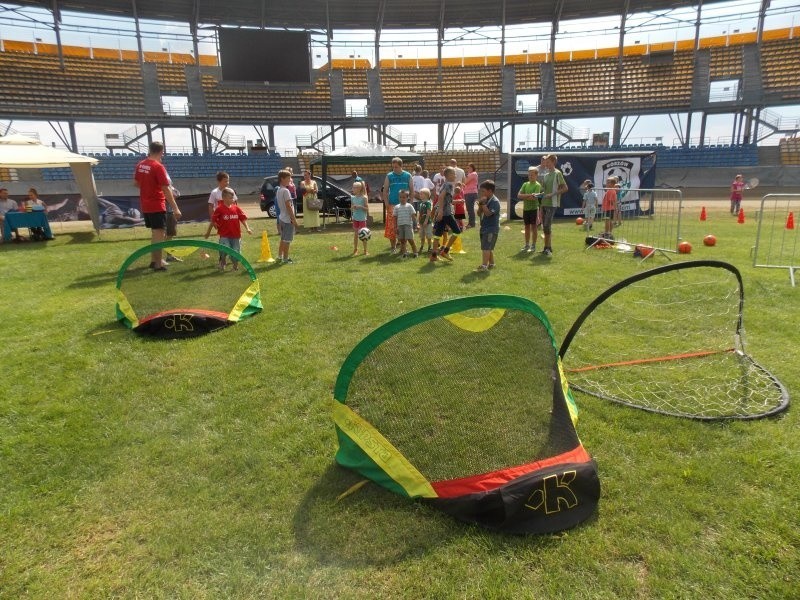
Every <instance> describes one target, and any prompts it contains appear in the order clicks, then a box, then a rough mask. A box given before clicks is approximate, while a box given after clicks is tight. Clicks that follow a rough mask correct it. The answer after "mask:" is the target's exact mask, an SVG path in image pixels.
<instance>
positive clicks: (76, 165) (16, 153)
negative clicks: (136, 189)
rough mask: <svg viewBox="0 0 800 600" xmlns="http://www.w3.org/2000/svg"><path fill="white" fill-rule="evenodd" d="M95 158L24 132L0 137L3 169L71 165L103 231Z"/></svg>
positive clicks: (93, 219)
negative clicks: (93, 166) (37, 138)
mask: <svg viewBox="0 0 800 600" xmlns="http://www.w3.org/2000/svg"><path fill="white" fill-rule="evenodd" d="M97 162H98V161H97V159H96V158H91V157H89V156H82V155H81V154H75V153H74V152H69V151H68V150H60V149H58V148H49V147H47V146H44V145H42V144H41V143H40V142H39V140H36V139H34V138H29V137H25V136H24V135H7V136H5V137H0V168H4V169H51V168H57V167H70V168H71V169H72V174H73V175H74V176H75V182H76V183H77V184H78V189H79V190H80V192H81V196H82V197H83V200H84V202H85V203H86V208H87V209H88V211H89V215H90V216H91V218H92V223H93V224H94V228H95V231H98V232H99V231H100V210H99V209H98V206H97V204H98V202H97V188H96V187H95V184H94V175H93V174H92V165H96V164H97Z"/></svg>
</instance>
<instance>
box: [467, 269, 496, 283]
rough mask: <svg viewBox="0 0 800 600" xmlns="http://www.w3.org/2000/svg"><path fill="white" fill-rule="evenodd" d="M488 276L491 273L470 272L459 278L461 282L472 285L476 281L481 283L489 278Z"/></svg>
mask: <svg viewBox="0 0 800 600" xmlns="http://www.w3.org/2000/svg"><path fill="white" fill-rule="evenodd" d="M490 274H491V271H470V272H469V273H465V274H464V275H463V276H462V277H461V281H463V282H464V283H474V282H476V281H483V280H484V279H486V278H487V277H489V275H490Z"/></svg>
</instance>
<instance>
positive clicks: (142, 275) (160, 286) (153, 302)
mask: <svg viewBox="0 0 800 600" xmlns="http://www.w3.org/2000/svg"><path fill="white" fill-rule="evenodd" d="M156 249H161V250H162V251H164V253H165V256H166V252H169V253H170V254H171V255H172V256H175V257H177V258H178V259H180V260H179V261H176V262H172V263H170V265H169V267H168V268H167V270H165V271H155V270H153V269H151V268H150V267H149V265H150V253H151V252H152V251H153V250H156ZM220 255H222V256H224V257H225V261H226V263H227V264H228V265H231V264H232V263H233V262H234V261H235V262H236V263H237V264H238V271H231V270H227V271H224V272H223V271H221V270H220V269H219V263H220ZM229 268H230V267H229ZM261 308H262V306H261V293H260V287H259V283H258V277H257V276H256V273H255V271H254V270H253V267H252V266H250V263H249V262H247V260H246V259H245V258H244V257H243V256H242V255H241V254H239V253H238V252H236V251H235V250H233V249H231V248H228V247H226V246H221V245H219V244H216V243H214V242H207V241H201V240H172V241H169V242H159V243H157V244H150V245H149V246H145V247H143V248H139V249H138V250H136V251H135V252H134V253H133V254H131V255H130V256H129V257H128V258H127V259H126V260H125V262H124V263H123V264H122V266H121V267H120V269H119V272H118V274H117V304H116V314H117V320H119V321H121V322H122V323H124V324H125V325H126V326H127V327H129V328H131V329H133V330H134V331H136V332H137V333H142V334H147V335H152V336H157V337H163V338H183V337H193V336H197V335H202V334H204V333H208V332H210V331H214V330H216V329H220V328H222V327H226V326H228V325H232V324H234V323H236V322H237V321H240V320H241V319H244V318H247V317H250V316H252V315H254V314H257V313H258V312H260V311H261Z"/></svg>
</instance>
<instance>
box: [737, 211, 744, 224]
mask: <svg viewBox="0 0 800 600" xmlns="http://www.w3.org/2000/svg"><path fill="white" fill-rule="evenodd" d="M736 222H737V223H744V209H743V208H740V209H739V218H738V219H737V220H736Z"/></svg>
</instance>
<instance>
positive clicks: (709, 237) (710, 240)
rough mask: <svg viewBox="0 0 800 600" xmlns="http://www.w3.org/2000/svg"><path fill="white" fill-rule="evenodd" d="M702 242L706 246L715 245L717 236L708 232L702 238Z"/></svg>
mask: <svg viewBox="0 0 800 600" xmlns="http://www.w3.org/2000/svg"><path fill="white" fill-rule="evenodd" d="M703 243H704V244H705V245H706V246H716V245H717V238H716V237H715V236H713V235H711V234H710V233H709V234H708V235H707V236H706V237H704V238H703Z"/></svg>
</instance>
